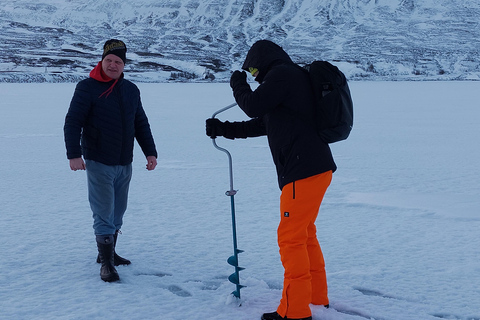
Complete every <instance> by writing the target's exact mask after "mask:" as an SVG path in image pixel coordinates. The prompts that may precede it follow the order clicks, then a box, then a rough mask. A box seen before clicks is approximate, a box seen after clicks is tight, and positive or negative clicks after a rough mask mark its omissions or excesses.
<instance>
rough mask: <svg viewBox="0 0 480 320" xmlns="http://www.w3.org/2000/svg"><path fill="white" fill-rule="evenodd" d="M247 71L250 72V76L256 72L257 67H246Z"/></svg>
mask: <svg viewBox="0 0 480 320" xmlns="http://www.w3.org/2000/svg"><path fill="white" fill-rule="evenodd" d="M248 72H250V74H251V75H252V76H255V73H257V72H258V69H257V68H253V67H249V68H248Z"/></svg>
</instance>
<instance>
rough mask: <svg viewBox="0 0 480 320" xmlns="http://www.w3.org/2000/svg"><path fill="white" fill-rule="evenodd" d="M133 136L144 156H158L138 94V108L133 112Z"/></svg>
mask: <svg viewBox="0 0 480 320" xmlns="http://www.w3.org/2000/svg"><path fill="white" fill-rule="evenodd" d="M135 138H136V139H137V142H138V144H139V145H140V148H142V151H143V154H144V155H145V157H148V156H154V157H155V158H158V154H157V149H156V147H155V142H154V140H153V135H152V131H151V129H150V124H149V122H148V118H147V115H146V113H145V110H144V109H143V106H142V102H141V99H140V96H138V108H137V112H136V114H135Z"/></svg>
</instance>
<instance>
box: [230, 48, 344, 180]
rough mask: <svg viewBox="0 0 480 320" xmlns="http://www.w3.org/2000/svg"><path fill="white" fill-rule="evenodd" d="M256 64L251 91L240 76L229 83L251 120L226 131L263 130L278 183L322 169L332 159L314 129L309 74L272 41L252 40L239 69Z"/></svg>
mask: <svg viewBox="0 0 480 320" xmlns="http://www.w3.org/2000/svg"><path fill="white" fill-rule="evenodd" d="M249 67H254V68H257V69H258V70H259V75H258V76H257V78H256V80H257V81H259V82H260V85H259V86H258V88H257V89H256V90H255V91H252V90H251V88H250V86H249V85H248V83H247V82H245V81H239V82H238V83H233V84H232V87H233V94H234V97H235V100H236V102H237V103H238V105H239V106H240V108H241V109H242V110H243V111H244V112H245V113H246V114H247V115H248V116H249V117H251V118H253V119H252V120H250V121H243V122H233V123H228V124H227V125H226V131H227V134H226V136H228V135H230V137H231V138H246V137H255V136H260V135H265V134H266V135H267V138H268V143H269V146H270V150H271V153H272V156H273V161H274V163H275V166H276V170H277V175H278V184H279V187H280V189H282V188H283V187H284V186H285V185H286V184H288V183H290V182H293V181H296V180H300V179H304V178H308V177H311V176H314V175H316V174H320V173H324V172H327V171H330V170H332V171H335V170H336V168H337V167H336V165H335V162H334V160H333V157H332V153H331V151H330V147H329V146H328V144H326V143H325V142H323V141H322V139H321V138H320V136H319V135H318V134H317V133H316V130H315V125H314V123H313V122H312V121H313V110H314V109H313V108H314V106H315V104H314V96H313V92H312V89H311V86H310V82H309V78H308V74H307V73H306V72H304V71H303V70H302V69H301V68H300V67H299V66H298V65H296V64H294V63H293V62H292V61H291V59H290V57H289V56H288V55H287V53H285V51H283V49H282V48H281V47H279V46H277V45H276V44H274V43H273V42H270V41H267V40H261V41H258V42H256V43H255V44H254V45H253V46H252V48H251V49H250V50H249V52H248V54H247V58H246V60H245V63H244V64H243V67H242V68H243V69H245V70H248V68H249Z"/></svg>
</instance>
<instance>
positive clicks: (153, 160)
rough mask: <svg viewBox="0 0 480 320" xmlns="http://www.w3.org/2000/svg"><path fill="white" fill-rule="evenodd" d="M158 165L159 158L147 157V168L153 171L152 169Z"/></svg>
mask: <svg viewBox="0 0 480 320" xmlns="http://www.w3.org/2000/svg"><path fill="white" fill-rule="evenodd" d="M156 166H157V158H155V157H154V156H148V157H147V170H148V171H152V170H154V169H155V167H156Z"/></svg>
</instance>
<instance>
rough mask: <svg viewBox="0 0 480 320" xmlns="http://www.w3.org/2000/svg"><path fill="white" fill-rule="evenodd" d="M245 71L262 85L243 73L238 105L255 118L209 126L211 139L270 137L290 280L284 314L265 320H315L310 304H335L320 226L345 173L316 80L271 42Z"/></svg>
mask: <svg viewBox="0 0 480 320" xmlns="http://www.w3.org/2000/svg"><path fill="white" fill-rule="evenodd" d="M242 69H244V70H246V71H249V72H250V73H251V74H252V75H253V76H254V77H255V80H256V81H257V82H258V83H260V85H259V86H258V87H257V88H256V89H255V91H252V89H251V88H250V85H249V84H248V83H247V81H246V78H247V74H246V73H245V71H244V72H241V71H235V72H233V74H232V76H231V78H230V86H231V87H232V89H233V95H234V97H235V101H236V102H237V104H238V105H239V106H240V108H241V109H242V110H243V111H244V112H245V113H246V114H247V115H248V116H249V117H250V118H252V119H251V120H248V121H239V122H228V121H225V122H221V121H220V120H218V119H216V118H212V119H207V121H206V131H207V135H208V136H210V137H212V138H215V137H217V136H224V137H226V138H230V139H235V138H248V137H258V136H262V135H267V138H268V144H269V146H270V151H271V153H272V157H273V162H274V163H275V167H276V170H277V176H278V185H279V187H280V190H282V195H281V198H280V211H281V221H280V225H279V227H278V245H279V247H280V256H281V259H282V263H283V266H284V268H285V275H284V287H283V294H282V299H281V301H280V305H279V306H278V308H277V311H275V312H271V313H265V314H263V316H262V319H263V320H293V319H295V320H311V319H312V316H311V315H312V312H311V310H310V306H309V305H310V303H313V304H318V305H324V306H328V303H329V302H328V296H327V280H326V275H325V263H324V260H323V254H322V250H321V249H320V245H319V244H318V241H317V237H316V227H315V219H316V218H317V215H318V210H319V208H320V203H321V202H322V199H323V196H324V194H325V191H326V190H327V188H328V186H329V185H330V181H331V179H332V173H333V172H334V171H335V170H336V168H337V167H336V165H335V162H334V160H333V156H332V153H331V151H330V147H329V146H328V144H327V143H325V142H324V141H323V140H322V139H321V138H320V136H319V135H318V134H317V132H316V126H315V123H314V120H313V119H314V117H313V113H314V108H315V102H314V95H313V91H312V89H311V84H310V80H309V77H308V74H307V73H306V72H305V71H304V70H302V68H300V67H299V66H298V65H296V64H295V63H293V62H292V60H291V59H290V57H289V56H288V55H287V53H286V52H285V51H284V50H283V49H282V48H281V47H280V46H278V45H276V44H275V43H273V42H271V41H268V40H260V41H257V42H256V43H255V44H253V46H252V47H251V48H250V50H249V51H248V53H247V57H246V59H245V62H244V64H243V66H242Z"/></svg>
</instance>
